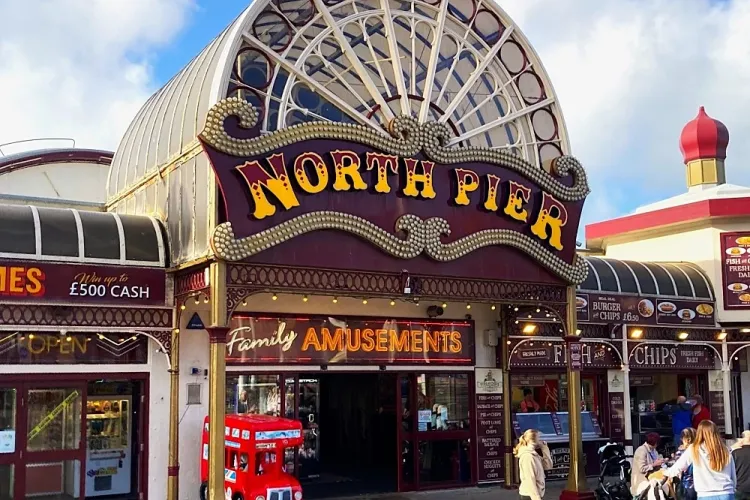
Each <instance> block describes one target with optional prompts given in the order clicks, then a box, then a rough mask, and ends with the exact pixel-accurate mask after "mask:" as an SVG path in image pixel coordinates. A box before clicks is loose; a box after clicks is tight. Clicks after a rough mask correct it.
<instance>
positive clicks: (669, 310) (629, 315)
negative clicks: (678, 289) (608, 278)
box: [576, 293, 716, 326]
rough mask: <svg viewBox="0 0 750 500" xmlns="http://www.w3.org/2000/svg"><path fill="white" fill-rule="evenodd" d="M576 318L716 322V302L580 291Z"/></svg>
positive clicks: (656, 322)
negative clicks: (584, 292) (714, 303)
mask: <svg viewBox="0 0 750 500" xmlns="http://www.w3.org/2000/svg"><path fill="white" fill-rule="evenodd" d="M576 312H577V318H578V321H580V322H582V323H588V322H591V323H624V324H637V325H644V326H649V325H686V326H689V325H696V326H714V325H715V324H716V318H715V306H714V305H713V304H711V303H708V302H705V301H700V300H684V299H681V300H678V299H670V300H664V299H657V298H656V297H642V296H639V295H624V294H619V295H607V294H594V293H589V294H582V293H579V294H577V296H576Z"/></svg>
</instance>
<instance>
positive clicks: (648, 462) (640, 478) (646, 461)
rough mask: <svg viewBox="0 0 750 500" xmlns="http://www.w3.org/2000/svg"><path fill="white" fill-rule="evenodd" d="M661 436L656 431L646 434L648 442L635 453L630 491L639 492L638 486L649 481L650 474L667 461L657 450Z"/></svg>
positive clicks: (635, 493) (634, 493)
mask: <svg viewBox="0 0 750 500" xmlns="http://www.w3.org/2000/svg"><path fill="white" fill-rule="evenodd" d="M660 440H661V436H660V435H659V434H657V433H655V432H651V433H649V434H647V435H646V442H645V443H643V444H642V445H641V446H639V447H638V448H637V449H636V450H635V453H633V470H632V472H631V475H630V492H631V493H632V494H633V495H637V494H638V487H639V486H640V485H641V484H642V483H645V482H646V481H648V476H649V475H650V474H651V473H652V472H655V471H657V470H659V469H660V468H661V466H662V464H663V463H664V462H665V461H664V458H662V456H661V455H659V452H657V451H656V447H657V446H658V445H659V441H660Z"/></svg>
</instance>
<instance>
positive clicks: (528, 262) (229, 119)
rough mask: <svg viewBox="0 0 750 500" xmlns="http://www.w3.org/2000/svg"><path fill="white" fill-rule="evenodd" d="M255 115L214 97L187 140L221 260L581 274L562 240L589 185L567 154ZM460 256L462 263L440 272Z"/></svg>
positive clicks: (441, 132) (571, 247) (548, 277)
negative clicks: (200, 157) (277, 125)
mask: <svg viewBox="0 0 750 500" xmlns="http://www.w3.org/2000/svg"><path fill="white" fill-rule="evenodd" d="M257 118H258V117H257V113H256V112H255V110H254V109H253V108H252V107H250V106H249V104H247V103H245V102H244V101H240V100H235V99H227V100H224V101H222V102H220V103H218V104H217V105H216V106H215V107H214V108H213V109H212V110H211V111H210V112H209V117H208V118H207V121H206V123H207V124H206V128H205V129H204V130H203V132H202V133H201V135H200V138H201V141H202V142H203V147H204V149H205V151H206V153H207V155H208V157H209V160H210V161H211V164H212V166H213V168H214V171H215V172H216V175H217V178H218V182H219V185H220V189H221V193H222V195H223V201H224V203H225V207H224V214H226V217H225V218H226V222H225V223H223V224H220V225H219V226H218V227H217V229H216V231H215V233H214V235H213V238H212V247H213V249H214V252H215V253H216V254H217V256H219V257H220V258H223V259H226V260H230V261H252V262H258V263H266V264H287V265H289V264H292V265H299V266H313V267H316V266H317V267H319V266H329V267H333V268H352V266H353V265H356V264H357V263H360V265H361V263H362V262H370V263H371V264H370V266H371V269H377V270H382V271H400V270H401V268H402V266H403V262H401V261H403V260H409V261H410V263H409V265H410V271H412V272H416V273H431V272H433V273H434V272H435V271H436V270H437V266H443V267H442V268H441V269H443V270H446V269H447V270H448V272H451V271H452V270H454V269H455V271H456V273H457V274H458V273H459V272H460V273H461V274H462V275H465V276H467V277H482V278H488V279H498V278H506V279H511V278H516V279H519V280H523V279H529V278H536V279H538V280H539V281H544V282H552V281H564V282H569V283H572V282H575V283H580V282H581V281H582V280H583V279H584V278H585V273H586V266H585V263H584V262H583V261H582V259H580V258H579V257H578V256H577V255H576V252H575V247H576V245H575V238H576V233H577V230H578V225H579V220H580V215H581V210H582V207H583V202H584V200H585V198H586V195H587V194H588V192H589V189H588V184H587V181H586V176H585V173H584V171H583V169H582V167H581V166H580V164H579V163H578V162H577V161H576V160H575V159H573V158H570V157H561V158H559V159H557V160H556V161H555V162H553V167H552V173H548V172H546V171H545V170H542V169H540V168H539V167H537V166H535V165H531V164H530V163H528V162H526V161H525V160H524V159H522V158H521V157H518V156H515V155H512V154H510V153H508V152H505V151H502V150H492V149H481V148H461V147H448V146H445V144H447V143H448V141H450V140H451V139H452V134H451V133H450V131H449V129H448V128H447V127H446V126H444V125H442V124H436V123H428V124H419V123H417V122H416V120H414V119H411V118H405V117H401V118H397V119H395V120H394V121H393V122H392V123H391V124H390V127H389V130H388V133H386V131H385V130H383V131H382V132H380V131H377V130H376V129H374V128H369V127H365V126H359V125H351V124H342V123H328V122H311V123H306V124H301V125H297V126H294V127H291V128H287V129H283V130H279V131H276V132H274V133H271V134H268V135H263V136H258V134H257ZM254 130H255V132H253V131H254ZM253 135H255V137H253ZM321 235H323V237H320V236H321ZM289 241H294V242H295V243H296V244H295V245H287V244H286V243H287V242H289ZM271 248H273V249H274V250H273V251H272V252H268V251H267V250H269V249H271ZM519 250H520V252H519ZM469 254H472V255H473V256H474V257H476V258H475V259H464V260H463V261H462V262H461V264H460V266H461V271H459V266H458V265H455V266H453V267H451V265H452V264H453V263H454V262H455V261H458V260H459V259H461V258H462V257H464V256H467V255H469ZM355 256H356V259H355ZM539 263H541V264H542V266H543V267H544V268H546V271H544V270H543V269H539ZM446 266H447V267H446ZM545 273H546V274H545ZM441 274H444V273H441ZM535 274H536V275H540V276H535Z"/></svg>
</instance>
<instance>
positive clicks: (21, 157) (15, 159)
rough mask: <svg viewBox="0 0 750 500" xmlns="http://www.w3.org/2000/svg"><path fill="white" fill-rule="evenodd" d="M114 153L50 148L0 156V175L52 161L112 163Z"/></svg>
mask: <svg viewBox="0 0 750 500" xmlns="http://www.w3.org/2000/svg"><path fill="white" fill-rule="evenodd" d="M113 157H114V153H112V152H111V151H102V150H96V149H49V150H41V151H28V152H26V153H19V154H14V155H9V156H7V157H0V175H2V174H7V173H10V172H13V171H14V170H21V169H22V168H29V167H36V166H39V165H47V164H50V163H94V164H96V165H107V166H108V165H111V164H112V158H113Z"/></svg>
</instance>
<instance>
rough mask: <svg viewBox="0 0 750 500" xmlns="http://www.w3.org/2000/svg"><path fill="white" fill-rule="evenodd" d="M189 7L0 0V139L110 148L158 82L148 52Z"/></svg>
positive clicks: (106, 0) (128, 0)
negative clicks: (67, 141)
mask: <svg viewBox="0 0 750 500" xmlns="http://www.w3.org/2000/svg"><path fill="white" fill-rule="evenodd" d="M193 8H194V0H24V1H18V0H0V19H2V35H0V116H1V117H2V119H0V143H6V142H10V141H15V140H21V139H29V138H37V137H72V138H74V139H75V140H76V141H77V144H78V146H81V147H95V148H108V149H115V148H116V147H117V143H118V141H119V139H120V137H121V136H122V134H123V133H124V131H125V129H126V128H127V126H128V124H129V123H130V121H131V120H132V119H133V116H134V115H135V114H136V112H137V111H138V109H139V108H140V107H141V106H142V105H143V103H144V101H145V100H146V99H147V98H148V96H149V95H150V94H151V93H152V92H153V91H154V90H155V87H158V85H157V84H155V82H154V81H153V79H152V71H151V70H152V68H151V62H150V58H151V57H152V55H153V51H154V50H155V49H157V48H158V47H159V46H161V45H163V44H165V43H167V42H169V41H170V40H171V39H173V37H174V36H175V35H176V34H177V32H178V31H179V30H181V29H182V28H183V27H184V24H185V22H186V18H187V16H188V15H189V14H190V12H191V10H192V9H193ZM6 149H7V151H6V152H13V151H16V150H18V148H16V149H14V148H4V151H5V150H6Z"/></svg>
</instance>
